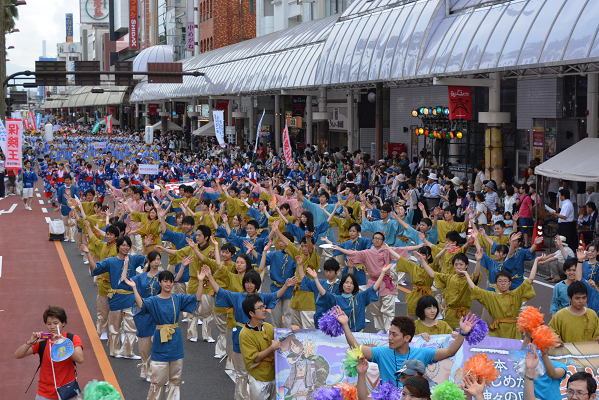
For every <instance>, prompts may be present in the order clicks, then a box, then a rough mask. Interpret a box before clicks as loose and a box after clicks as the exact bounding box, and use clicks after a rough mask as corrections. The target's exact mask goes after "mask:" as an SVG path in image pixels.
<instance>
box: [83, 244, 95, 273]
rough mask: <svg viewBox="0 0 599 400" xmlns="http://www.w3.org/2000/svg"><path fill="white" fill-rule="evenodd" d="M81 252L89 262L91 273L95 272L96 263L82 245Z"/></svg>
mask: <svg viewBox="0 0 599 400" xmlns="http://www.w3.org/2000/svg"><path fill="white" fill-rule="evenodd" d="M81 250H83V252H84V253H85V256H86V257H87V261H89V267H90V268H91V269H92V271H95V270H96V262H95V261H94V258H93V257H92V254H91V253H90V252H89V249H88V248H87V246H85V245H84V244H82V245H81Z"/></svg>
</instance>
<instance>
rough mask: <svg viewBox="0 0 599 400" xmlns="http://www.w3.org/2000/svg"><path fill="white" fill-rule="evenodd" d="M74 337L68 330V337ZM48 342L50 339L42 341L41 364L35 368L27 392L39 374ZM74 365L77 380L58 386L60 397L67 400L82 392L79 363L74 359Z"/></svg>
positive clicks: (40, 350)
mask: <svg viewBox="0 0 599 400" xmlns="http://www.w3.org/2000/svg"><path fill="white" fill-rule="evenodd" d="M74 337H75V335H74V334H72V333H70V332H67V339H69V340H70V341H73V338H74ZM47 343H48V340H42V341H41V342H40V348H39V356H40V364H39V365H38V366H37V369H36V370H35V374H33V379H31V383H29V386H28V387H27V390H26V391H25V393H27V392H28V391H29V388H31V385H32V384H33V381H34V380H35V376H36V375H37V373H38V371H39V370H40V368H41V367H42V360H43V358H44V352H45V351H46V344H47ZM73 365H75V380H74V381H72V382H69V383H67V384H66V385H63V386H61V387H58V388H56V392H57V393H58V397H59V398H60V399H64V400H66V399H70V398H73V397H76V396H78V395H79V394H81V389H80V388H79V384H78V383H77V364H76V363H75V361H73Z"/></svg>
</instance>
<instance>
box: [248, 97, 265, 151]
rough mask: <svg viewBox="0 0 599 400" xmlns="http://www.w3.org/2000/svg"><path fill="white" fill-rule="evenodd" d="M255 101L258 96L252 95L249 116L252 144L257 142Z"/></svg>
mask: <svg viewBox="0 0 599 400" xmlns="http://www.w3.org/2000/svg"><path fill="white" fill-rule="evenodd" d="M255 101H256V96H250V110H249V114H250V115H249V116H248V117H249V119H250V121H249V123H250V143H251V144H252V146H255V143H256V107H255V106H254V103H255ZM260 115H262V114H260Z"/></svg>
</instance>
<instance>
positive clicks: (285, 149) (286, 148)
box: [283, 124, 293, 169]
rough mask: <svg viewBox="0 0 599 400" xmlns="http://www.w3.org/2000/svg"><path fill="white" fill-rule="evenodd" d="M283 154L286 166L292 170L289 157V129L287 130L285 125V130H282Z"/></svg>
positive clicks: (291, 159) (291, 158) (291, 161)
mask: <svg viewBox="0 0 599 400" xmlns="http://www.w3.org/2000/svg"><path fill="white" fill-rule="evenodd" d="M283 153H284V154H285V162H286V163H287V166H288V167H289V168H291V169H293V157H292V156H291V142H290V141H289V129H288V128H287V124H285V129H283Z"/></svg>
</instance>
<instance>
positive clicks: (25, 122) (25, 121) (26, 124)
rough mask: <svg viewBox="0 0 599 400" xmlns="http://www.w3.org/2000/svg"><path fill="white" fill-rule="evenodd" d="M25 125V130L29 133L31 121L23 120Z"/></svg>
mask: <svg viewBox="0 0 599 400" xmlns="http://www.w3.org/2000/svg"><path fill="white" fill-rule="evenodd" d="M23 124H24V125H25V130H26V131H28V130H29V120H28V119H25V120H23Z"/></svg>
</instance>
